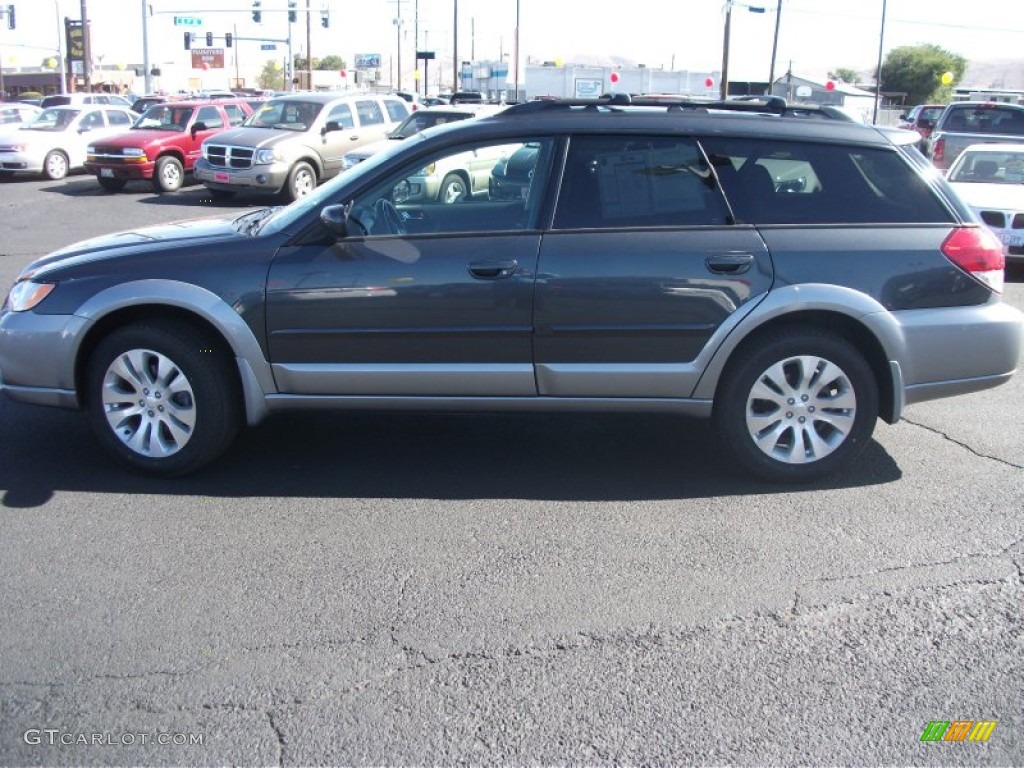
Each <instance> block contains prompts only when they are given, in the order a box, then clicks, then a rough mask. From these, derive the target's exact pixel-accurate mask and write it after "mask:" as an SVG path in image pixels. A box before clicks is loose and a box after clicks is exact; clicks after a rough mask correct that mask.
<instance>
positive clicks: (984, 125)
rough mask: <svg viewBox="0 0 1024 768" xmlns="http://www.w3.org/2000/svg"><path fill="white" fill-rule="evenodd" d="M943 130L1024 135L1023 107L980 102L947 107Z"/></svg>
mask: <svg viewBox="0 0 1024 768" xmlns="http://www.w3.org/2000/svg"><path fill="white" fill-rule="evenodd" d="M948 110H949V113H948V114H947V115H946V117H945V119H944V120H943V123H942V128H943V130H946V131H963V132H965V133H998V134H1003V135H1010V136H1024V109H1020V108H1018V107H1013V106H1010V105H997V104H981V105H973V106H956V105H951V106H950V107H948Z"/></svg>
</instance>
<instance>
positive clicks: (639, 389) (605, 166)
mask: <svg viewBox="0 0 1024 768" xmlns="http://www.w3.org/2000/svg"><path fill="white" fill-rule="evenodd" d="M771 281H772V269H771V263H770V260H769V256H768V252H767V250H766V248H765V245H764V243H763V241H762V240H761V237H760V236H759V234H758V232H757V231H756V229H754V228H753V227H750V226H741V225H736V224H734V223H732V218H731V214H730V211H729V209H728V207H727V204H726V202H725V199H724V197H723V196H722V195H721V193H720V191H719V189H718V187H717V184H716V179H715V176H714V175H713V174H712V172H711V170H710V168H709V165H708V163H707V160H706V158H705V157H704V155H703V153H702V152H701V150H700V148H699V146H698V145H697V143H696V141H695V140H693V139H692V138H687V137H659V136H650V137H644V136H594V137H574V138H573V139H572V140H571V141H570V145H569V149H568V153H567V156H566V164H565V170H564V176H563V179H562V183H561V187H560V191H559V196H558V201H557V205H556V209H555V216H554V221H553V229H552V231H551V232H550V233H548V234H546V235H545V237H544V242H543V244H542V246H541V253H540V260H539V264H538V279H537V289H536V298H535V309H534V329H535V338H534V350H535V360H536V366H537V386H538V392H539V394H540V395H549V396H569V397H650V398H656V397H688V396H690V394H691V393H692V391H693V389H694V387H695V386H696V383H697V380H698V379H699V377H700V375H701V373H702V371H703V368H704V365H705V364H706V361H707V358H708V356H709V354H710V353H711V351H712V347H711V346H710V345H711V341H712V339H713V337H714V336H715V334H716V333H717V332H718V331H719V329H723V328H724V327H726V326H728V325H729V324H730V323H731V322H734V321H735V320H736V319H738V317H739V316H740V315H742V314H743V313H744V312H745V311H746V310H747V308H749V307H751V306H752V305H753V304H754V303H756V300H757V299H758V298H760V297H763V296H764V295H765V293H766V292H767V291H768V288H769V286H770V284H771Z"/></svg>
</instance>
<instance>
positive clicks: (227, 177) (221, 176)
mask: <svg viewBox="0 0 1024 768" xmlns="http://www.w3.org/2000/svg"><path fill="white" fill-rule="evenodd" d="M213 180H214V181H225V182H227V181H231V174H230V173H224V172H222V171H218V172H217V173H215V174H213Z"/></svg>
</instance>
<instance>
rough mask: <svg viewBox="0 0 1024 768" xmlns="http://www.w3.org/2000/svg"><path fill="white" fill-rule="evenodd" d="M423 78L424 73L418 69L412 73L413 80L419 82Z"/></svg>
mask: <svg viewBox="0 0 1024 768" xmlns="http://www.w3.org/2000/svg"><path fill="white" fill-rule="evenodd" d="M421 77H423V73H422V72H420V71H419V70H418V69H414V70H413V73H412V79H413V80H419V79H420V78H421Z"/></svg>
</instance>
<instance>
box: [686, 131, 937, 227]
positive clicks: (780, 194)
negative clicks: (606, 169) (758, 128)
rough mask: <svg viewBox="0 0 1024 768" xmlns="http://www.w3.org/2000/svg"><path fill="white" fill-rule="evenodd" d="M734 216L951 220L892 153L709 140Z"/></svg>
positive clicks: (810, 220)
mask: <svg viewBox="0 0 1024 768" xmlns="http://www.w3.org/2000/svg"><path fill="white" fill-rule="evenodd" d="M703 145H704V148H705V151H706V152H707V154H708V157H709V159H710V161H711V164H712V166H713V167H714V168H715V173H716V176H717V178H718V180H719V183H720V185H721V188H722V190H723V191H724V193H725V196H726V198H727V199H728V200H729V204H730V206H731V207H732V210H733V213H734V214H735V218H736V220H737V221H739V222H746V223H753V224H870V223H880V224H883V223H884V224H894V223H906V224H911V223H940V222H949V221H950V220H951V214H950V213H949V211H948V210H947V208H946V206H945V205H944V204H943V202H942V201H941V200H940V198H939V197H938V195H937V194H936V192H935V191H934V190H933V189H932V187H931V185H930V184H929V183H928V182H927V181H926V180H925V179H924V177H923V176H922V174H921V171H920V169H919V168H918V167H916V166H915V165H914V164H913V163H911V162H910V161H909V160H908V159H907V158H905V157H903V155H901V154H900V152H899V151H897V150H895V149H891V150H890V149H886V148H874V147H851V146H842V145H832V144H808V143H803V142H800V143H797V142H784V141H763V140H762V141H755V140H750V139H707V140H704V141H703Z"/></svg>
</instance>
